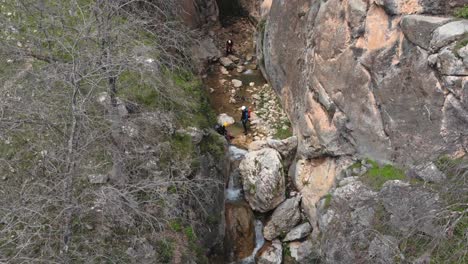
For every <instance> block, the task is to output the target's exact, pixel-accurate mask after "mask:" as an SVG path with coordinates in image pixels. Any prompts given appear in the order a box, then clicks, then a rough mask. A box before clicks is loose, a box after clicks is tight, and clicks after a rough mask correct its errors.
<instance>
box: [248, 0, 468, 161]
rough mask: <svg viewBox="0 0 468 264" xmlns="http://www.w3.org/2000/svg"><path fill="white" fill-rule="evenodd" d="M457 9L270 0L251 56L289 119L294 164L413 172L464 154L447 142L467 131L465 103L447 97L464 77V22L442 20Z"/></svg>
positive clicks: (422, 1)
mask: <svg viewBox="0 0 468 264" xmlns="http://www.w3.org/2000/svg"><path fill="white" fill-rule="evenodd" d="M462 2H463V1H458V0H454V1H434V0H375V1H364V0H349V1H340V0H329V1H307V0H299V1H273V2H272V5H271V9H270V13H269V16H268V20H267V22H266V23H265V29H264V30H263V31H262V32H259V34H258V39H257V43H262V44H263V45H260V46H259V47H258V48H257V57H258V61H261V62H263V63H262V64H261V65H260V67H261V68H262V70H263V71H264V72H265V73H266V76H268V79H269V81H270V82H271V84H272V87H273V88H274V90H275V91H276V92H277V93H278V95H279V96H280V97H281V99H282V105H283V106H284V108H285V110H286V112H287V114H288V116H289V117H290V119H291V123H292V126H293V130H294V132H295V134H296V135H297V138H298V150H297V154H298V158H304V159H313V158H316V157H320V156H324V155H326V156H343V155H354V154H358V155H363V156H370V157H372V158H373V159H376V160H380V161H392V162H396V163H403V164H407V165H409V164H411V165H412V164H415V163H418V162H420V161H421V160H424V159H433V158H436V157H437V156H439V155H440V154H441V153H443V152H445V153H450V154H463V153H466V152H467V149H468V145H467V140H466V139H465V138H464V137H456V136H455V135H457V134H458V135H461V134H463V133H464V132H463V131H464V130H466V127H467V126H468V120H467V118H464V117H465V116H466V113H467V112H468V103H467V99H466V97H463V96H454V93H458V94H459V91H463V90H464V88H463V87H464V86H463V85H464V84H463V83H466V82H465V81H461V79H463V78H465V77H467V76H468V70H467V63H466V62H465V59H464V55H463V54H465V53H464V51H465V50H464V48H463V47H460V45H461V44H460V43H462V40H463V39H464V38H465V36H466V33H467V32H468V28H467V23H468V21H467V20H454V19H453V18H449V17H444V15H447V14H452V12H453V10H454V9H455V8H456V7H459V6H461V5H462V4H463V3H462ZM465 2H466V1H465ZM465 4H466V3H465ZM422 14H424V15H422ZM428 14H430V15H432V14H434V15H437V16H430V15H428ZM457 45H458V46H457ZM457 78H458V79H457ZM455 79H457V80H455ZM447 80H450V81H449V82H447ZM457 91H458V92H457ZM463 93H466V92H463ZM449 112H450V113H451V114H450V115H449V114H448V113H449Z"/></svg>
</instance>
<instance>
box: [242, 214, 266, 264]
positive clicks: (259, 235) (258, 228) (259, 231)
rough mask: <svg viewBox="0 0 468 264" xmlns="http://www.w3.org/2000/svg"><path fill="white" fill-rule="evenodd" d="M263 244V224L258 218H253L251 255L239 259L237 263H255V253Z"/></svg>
mask: <svg viewBox="0 0 468 264" xmlns="http://www.w3.org/2000/svg"><path fill="white" fill-rule="evenodd" d="M264 244H265V238H264V237H263V224H262V222H261V221H260V220H255V249H254V251H253V252H252V255H250V256H249V257H247V258H245V259H243V260H241V261H240V262H239V264H255V255H257V252H258V251H259V250H260V249H261V248H262V247H263V245H264Z"/></svg>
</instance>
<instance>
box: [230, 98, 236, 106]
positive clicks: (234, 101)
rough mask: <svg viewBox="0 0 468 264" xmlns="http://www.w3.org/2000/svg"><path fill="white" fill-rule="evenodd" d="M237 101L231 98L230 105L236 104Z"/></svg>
mask: <svg viewBox="0 0 468 264" xmlns="http://www.w3.org/2000/svg"><path fill="white" fill-rule="evenodd" d="M236 102H237V101H236V99H235V98H234V97H231V98H229V103H230V104H235V103H236Z"/></svg>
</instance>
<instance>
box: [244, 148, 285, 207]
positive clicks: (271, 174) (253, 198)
mask: <svg viewBox="0 0 468 264" xmlns="http://www.w3.org/2000/svg"><path fill="white" fill-rule="evenodd" d="M239 170H240V173H241V176H242V179H243V188H244V193H245V198H246V200H247V201H248V202H249V204H250V206H251V207H252V209H254V210H256V211H259V212H267V211H270V210H272V209H274V208H275V207H276V206H278V205H279V204H280V203H281V202H282V201H284V199H285V198H286V197H285V179H284V174H283V166H282V164H281V156H280V154H279V153H278V151H276V150H274V149H271V148H265V149H262V150H259V151H253V152H249V153H248V154H247V155H245V158H244V159H243V160H242V162H241V164H240V165H239Z"/></svg>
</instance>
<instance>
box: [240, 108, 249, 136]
mask: <svg viewBox="0 0 468 264" xmlns="http://www.w3.org/2000/svg"><path fill="white" fill-rule="evenodd" d="M241 110H242V116H241V122H242V126H243V127H244V134H245V135H247V123H248V122H249V118H250V111H249V109H248V108H247V107H245V106H242V107H241Z"/></svg>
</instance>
